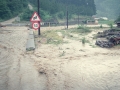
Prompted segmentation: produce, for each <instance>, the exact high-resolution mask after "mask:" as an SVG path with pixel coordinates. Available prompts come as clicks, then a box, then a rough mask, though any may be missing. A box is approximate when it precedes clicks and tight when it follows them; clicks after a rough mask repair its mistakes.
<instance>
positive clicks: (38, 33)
mask: <svg viewBox="0 0 120 90" xmlns="http://www.w3.org/2000/svg"><path fill="white" fill-rule="evenodd" d="M39 7H40V3H39V0H38V15H39V16H40V11H39ZM39 24H40V22H39ZM38 35H40V27H39V28H38Z"/></svg>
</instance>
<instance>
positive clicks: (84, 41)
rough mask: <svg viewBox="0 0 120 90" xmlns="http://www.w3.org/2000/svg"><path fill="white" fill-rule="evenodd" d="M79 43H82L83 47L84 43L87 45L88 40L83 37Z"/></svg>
mask: <svg viewBox="0 0 120 90" xmlns="http://www.w3.org/2000/svg"><path fill="white" fill-rule="evenodd" d="M81 42H82V44H83V45H85V43H89V40H87V39H86V38H85V37H83V38H82V39H81Z"/></svg>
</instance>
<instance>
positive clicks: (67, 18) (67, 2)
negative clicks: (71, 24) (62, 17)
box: [66, 1, 68, 29]
mask: <svg viewBox="0 0 120 90" xmlns="http://www.w3.org/2000/svg"><path fill="white" fill-rule="evenodd" d="M66 6H67V7H66V14H67V18H66V19H67V29H68V1H67V5H66Z"/></svg>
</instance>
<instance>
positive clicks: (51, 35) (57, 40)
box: [40, 30, 63, 45]
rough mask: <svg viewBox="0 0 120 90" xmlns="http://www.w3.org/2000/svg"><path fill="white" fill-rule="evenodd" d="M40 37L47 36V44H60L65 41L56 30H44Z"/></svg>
mask: <svg viewBox="0 0 120 90" xmlns="http://www.w3.org/2000/svg"><path fill="white" fill-rule="evenodd" d="M40 38H46V44H55V45H58V44H61V43H63V37H61V36H59V35H58V34H57V33H56V31H55V30H51V31H45V32H43V33H42V34H41V36H40Z"/></svg>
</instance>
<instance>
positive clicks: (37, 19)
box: [30, 12, 41, 35]
mask: <svg viewBox="0 0 120 90" xmlns="http://www.w3.org/2000/svg"><path fill="white" fill-rule="evenodd" d="M30 21H31V22H32V28H33V29H35V30H37V29H40V21H41V19H40V17H39V15H38V13H37V12H34V14H33V15H32V17H31V19H30ZM38 35H40V30H38Z"/></svg>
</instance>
